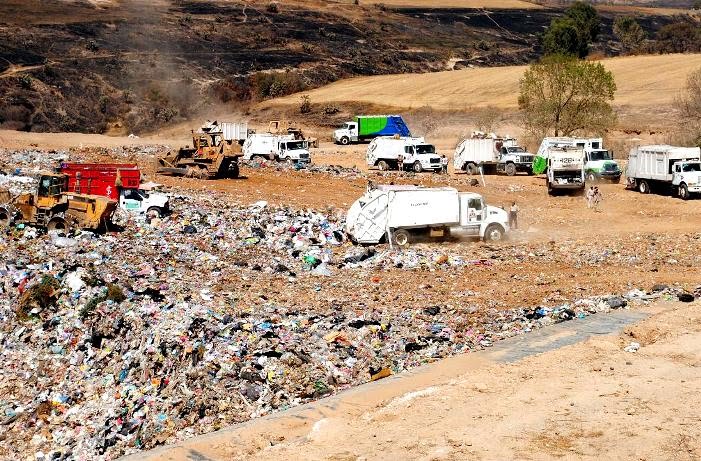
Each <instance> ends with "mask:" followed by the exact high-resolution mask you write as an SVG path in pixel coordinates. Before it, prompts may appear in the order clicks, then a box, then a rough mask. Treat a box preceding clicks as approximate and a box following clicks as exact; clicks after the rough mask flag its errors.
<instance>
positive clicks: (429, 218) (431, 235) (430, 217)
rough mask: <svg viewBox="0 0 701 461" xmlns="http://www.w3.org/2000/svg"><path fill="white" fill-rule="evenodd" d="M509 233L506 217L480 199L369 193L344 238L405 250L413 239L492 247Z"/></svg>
mask: <svg viewBox="0 0 701 461" xmlns="http://www.w3.org/2000/svg"><path fill="white" fill-rule="evenodd" d="M508 231H509V219H508V216H507V214H506V211H504V210H502V209H501V208H496V207H492V206H489V205H486V204H485V203H484V200H483V198H482V196H481V195H479V194H475V193H472V192H458V191H457V189H454V188H452V187H435V188H425V187H420V186H405V185H401V186H400V185H397V186H394V185H389V186H388V185H383V186H377V187H372V188H369V189H368V191H367V192H366V193H365V195H363V196H362V197H360V198H359V199H358V200H356V201H355V203H353V205H352V206H351V207H350V209H349V210H348V215H347V217H346V233H347V234H348V235H349V236H350V238H351V240H352V241H354V242H356V243H364V244H377V243H380V242H383V241H390V242H392V243H394V244H396V245H399V246H405V245H408V244H409V243H410V242H411V241H412V240H416V239H445V238H448V237H450V236H451V235H453V236H465V237H473V238H481V239H484V240H494V241H496V240H501V239H503V238H504V237H505V235H506V233H507V232H508Z"/></svg>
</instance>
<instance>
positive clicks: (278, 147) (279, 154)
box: [243, 133, 311, 163]
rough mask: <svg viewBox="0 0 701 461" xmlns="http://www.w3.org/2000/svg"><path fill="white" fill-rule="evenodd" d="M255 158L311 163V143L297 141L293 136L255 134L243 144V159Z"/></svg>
mask: <svg viewBox="0 0 701 461" xmlns="http://www.w3.org/2000/svg"><path fill="white" fill-rule="evenodd" d="M255 157H261V158H266V159H269V160H278V161H287V162H290V163H292V162H299V163H309V162H311V154H310V153H309V142H308V141H305V140H299V139H295V138H294V136H293V135H277V134H271V133H254V134H252V135H250V136H249V137H248V139H246V142H245V143H243V159H244V160H251V159H253V158H255Z"/></svg>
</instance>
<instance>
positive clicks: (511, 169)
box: [504, 163, 516, 176]
mask: <svg viewBox="0 0 701 461" xmlns="http://www.w3.org/2000/svg"><path fill="white" fill-rule="evenodd" d="M504 171H505V172H506V175H507V176H513V175H515V174H516V165H514V164H513V163H507V164H506V167H504Z"/></svg>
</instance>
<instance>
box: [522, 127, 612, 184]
mask: <svg viewBox="0 0 701 461" xmlns="http://www.w3.org/2000/svg"><path fill="white" fill-rule="evenodd" d="M550 147H581V148H582V149H583V150H584V174H585V176H586V180H587V181H588V182H596V181H600V180H607V181H610V182H615V183H617V182H619V181H620V180H621V175H622V174H623V172H622V171H621V168H620V166H619V165H618V162H616V161H615V160H614V159H613V153H612V152H610V151H609V150H607V149H604V140H603V138H571V137H547V138H543V142H541V143H540V147H539V148H538V153H537V154H536V159H542V158H544V157H545V153H546V152H547V149H548V148H550ZM546 160H547V158H546ZM538 163H539V162H538V161H537V160H536V166H534V168H533V170H534V172H535V173H536V174H540V173H542V171H537V170H538ZM544 163H545V162H543V163H541V164H540V165H543V164H544Z"/></svg>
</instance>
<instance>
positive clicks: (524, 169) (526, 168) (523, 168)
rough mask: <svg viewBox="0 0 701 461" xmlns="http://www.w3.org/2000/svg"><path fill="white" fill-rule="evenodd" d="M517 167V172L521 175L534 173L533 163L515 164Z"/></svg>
mask: <svg viewBox="0 0 701 461" xmlns="http://www.w3.org/2000/svg"><path fill="white" fill-rule="evenodd" d="M514 165H516V171H518V172H521V173H530V172H531V171H533V164H532V163H514Z"/></svg>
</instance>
